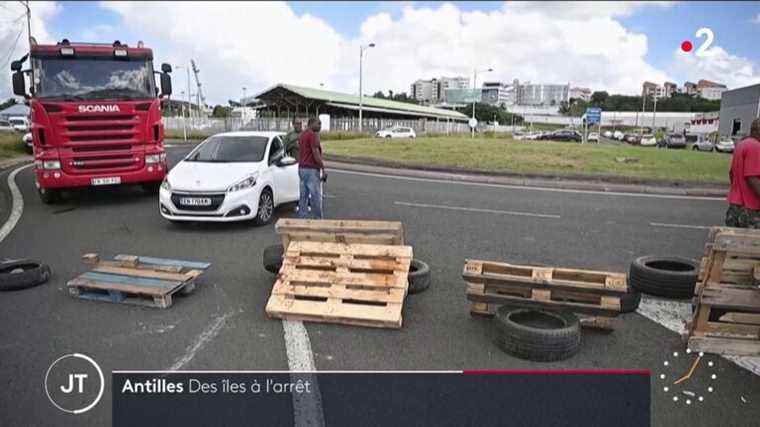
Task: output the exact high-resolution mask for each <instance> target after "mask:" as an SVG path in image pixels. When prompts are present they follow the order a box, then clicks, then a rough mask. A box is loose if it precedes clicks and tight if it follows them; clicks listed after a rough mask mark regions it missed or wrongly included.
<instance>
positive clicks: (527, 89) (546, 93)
mask: <svg viewBox="0 0 760 427" xmlns="http://www.w3.org/2000/svg"><path fill="white" fill-rule="evenodd" d="M569 92H570V85H569V84H566V85H558V84H530V83H526V84H524V85H520V86H519V89H518V92H517V93H518V96H517V103H518V104H519V105H551V106H554V105H559V104H560V103H561V102H563V101H567V100H568V99H569Z"/></svg>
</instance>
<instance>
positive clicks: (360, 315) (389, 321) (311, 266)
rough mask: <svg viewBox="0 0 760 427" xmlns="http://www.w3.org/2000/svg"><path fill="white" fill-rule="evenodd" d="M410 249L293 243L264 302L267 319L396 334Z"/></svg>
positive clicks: (400, 321)
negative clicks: (394, 329)
mask: <svg viewBox="0 0 760 427" xmlns="http://www.w3.org/2000/svg"><path fill="white" fill-rule="evenodd" d="M411 260H412V248H411V247H410V246H392V245H369V244H343V243H327V242H304V241H293V242H291V243H290V245H289V246H288V247H287V249H286V251H285V254H284V257H283V263H282V268H281V269H280V273H279V275H278V276H277V281H276V282H275V284H274V287H273V288H272V294H271V296H270V298H269V301H268V302H267V306H266V313H267V315H269V316H270V317H275V318H280V319H287V320H303V321H309V322H327V323H338V324H346V325H358V326H369V327H379V328H400V327H401V324H402V319H401V311H402V308H403V303H404V298H405V296H406V292H407V288H408V286H409V285H408V281H407V276H408V274H409V265H410V263H411Z"/></svg>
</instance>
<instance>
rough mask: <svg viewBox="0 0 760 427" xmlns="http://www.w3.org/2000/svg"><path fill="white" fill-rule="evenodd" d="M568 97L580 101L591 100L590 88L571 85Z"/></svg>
mask: <svg viewBox="0 0 760 427" xmlns="http://www.w3.org/2000/svg"><path fill="white" fill-rule="evenodd" d="M567 96H568V99H580V100H582V101H586V102H588V101H591V89H589V88H587V87H571V88H570V91H569V92H568V95H567Z"/></svg>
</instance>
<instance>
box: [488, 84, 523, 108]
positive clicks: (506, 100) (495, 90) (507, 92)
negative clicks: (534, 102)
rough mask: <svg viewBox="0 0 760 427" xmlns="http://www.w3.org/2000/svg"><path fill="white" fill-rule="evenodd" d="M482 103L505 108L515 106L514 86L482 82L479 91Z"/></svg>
mask: <svg viewBox="0 0 760 427" xmlns="http://www.w3.org/2000/svg"><path fill="white" fill-rule="evenodd" d="M481 93H482V95H481V96H482V98H481V99H482V102H484V103H486V104H489V105H495V106H499V107H502V108H506V107H507V106H510V105H515V90H514V86H513V85H512V84H509V83H502V82H483V87H482V89H481Z"/></svg>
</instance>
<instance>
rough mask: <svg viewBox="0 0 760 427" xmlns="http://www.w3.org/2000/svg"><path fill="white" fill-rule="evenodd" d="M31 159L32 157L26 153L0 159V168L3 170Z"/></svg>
mask: <svg viewBox="0 0 760 427" xmlns="http://www.w3.org/2000/svg"><path fill="white" fill-rule="evenodd" d="M32 160H34V157H32V156H27V155H24V156H18V157H11V158H10V159H2V160H0V170H5V169H8V168H10V167H13V166H16V165H19V164H21V163H27V162H31V161H32Z"/></svg>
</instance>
